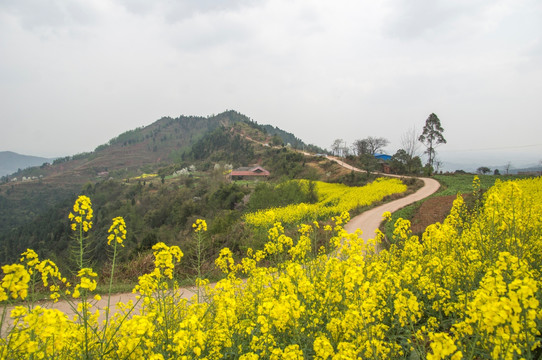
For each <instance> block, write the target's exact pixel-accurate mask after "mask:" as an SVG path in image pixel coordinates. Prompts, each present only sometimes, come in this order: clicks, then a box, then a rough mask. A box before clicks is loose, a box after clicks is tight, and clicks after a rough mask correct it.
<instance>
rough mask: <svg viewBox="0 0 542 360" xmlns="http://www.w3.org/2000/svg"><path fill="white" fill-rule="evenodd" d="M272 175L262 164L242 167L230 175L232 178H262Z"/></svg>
mask: <svg viewBox="0 0 542 360" xmlns="http://www.w3.org/2000/svg"><path fill="white" fill-rule="evenodd" d="M269 175H270V173H269V171H267V170H265V169H264V168H263V167H261V166H253V167H240V168H237V169H235V170H232V172H231V173H230V174H229V175H228V176H229V178H230V179H232V180H249V179H261V178H264V179H265V178H267V177H268V176H269Z"/></svg>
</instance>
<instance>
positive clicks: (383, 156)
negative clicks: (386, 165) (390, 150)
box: [374, 153, 391, 161]
mask: <svg viewBox="0 0 542 360" xmlns="http://www.w3.org/2000/svg"><path fill="white" fill-rule="evenodd" d="M374 156H375V158H377V159H378V160H384V161H390V160H391V155H387V154H379V153H376V154H375V155H374Z"/></svg>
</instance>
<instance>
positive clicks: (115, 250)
mask: <svg viewBox="0 0 542 360" xmlns="http://www.w3.org/2000/svg"><path fill="white" fill-rule="evenodd" d="M113 241H115V245H114V246H113V264H112V265H111V276H110V277H109V291H108V293H107V309H106V311H105V326H104V333H103V335H104V338H103V341H105V335H106V331H107V325H108V324H109V312H110V311H111V310H110V306H111V289H112V287H113V275H114V274H115V261H116V259H117V241H116V239H115V240H113ZM103 344H104V342H102V345H103Z"/></svg>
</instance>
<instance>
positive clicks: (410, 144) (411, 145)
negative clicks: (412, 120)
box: [401, 126, 420, 159]
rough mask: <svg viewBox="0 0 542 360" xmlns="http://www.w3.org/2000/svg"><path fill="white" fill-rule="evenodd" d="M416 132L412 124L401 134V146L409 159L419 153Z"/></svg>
mask: <svg viewBox="0 0 542 360" xmlns="http://www.w3.org/2000/svg"><path fill="white" fill-rule="evenodd" d="M417 134H418V131H417V130H416V126H413V127H411V128H410V129H408V130H407V131H405V132H404V133H403V135H401V148H402V149H403V150H404V151H405V152H406V153H407V155H408V156H410V158H411V159H412V158H414V157H416V156H419V155H420V153H419V150H420V143H419V141H418V135H417Z"/></svg>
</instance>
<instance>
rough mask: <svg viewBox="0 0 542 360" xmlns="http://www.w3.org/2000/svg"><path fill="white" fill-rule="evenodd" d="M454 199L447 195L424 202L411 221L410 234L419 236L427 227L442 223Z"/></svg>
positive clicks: (454, 197)
mask: <svg viewBox="0 0 542 360" xmlns="http://www.w3.org/2000/svg"><path fill="white" fill-rule="evenodd" d="M463 197H465V196H464V195H463ZM455 199H456V196H455V195H448V196H436V197H432V198H430V199H428V200H426V201H424V202H423V203H422V205H421V206H420V207H419V208H418V211H416V213H415V214H414V216H413V217H412V219H411V224H412V225H411V230H412V234H415V235H421V234H423V232H424V231H425V228H426V227H427V226H429V225H431V224H434V223H436V222H443V221H444V219H445V218H446V216H448V214H449V213H450V210H451V209H452V205H453V202H454V200H455Z"/></svg>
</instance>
